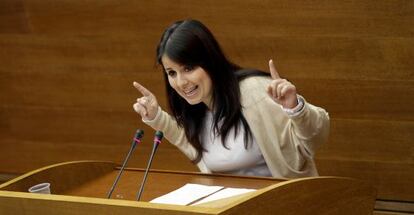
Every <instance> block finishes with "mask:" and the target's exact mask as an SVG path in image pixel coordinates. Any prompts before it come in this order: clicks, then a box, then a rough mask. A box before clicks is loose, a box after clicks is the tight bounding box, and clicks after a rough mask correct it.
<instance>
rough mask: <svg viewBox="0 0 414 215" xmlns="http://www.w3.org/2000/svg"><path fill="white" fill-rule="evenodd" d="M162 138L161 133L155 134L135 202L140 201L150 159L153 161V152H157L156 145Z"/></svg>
mask: <svg viewBox="0 0 414 215" xmlns="http://www.w3.org/2000/svg"><path fill="white" fill-rule="evenodd" d="M162 137H163V133H162V132H161V131H156V132H155V137H154V145H153V147H152V152H151V156H150V159H149V160H148V164H147V168H146V169H145V174H144V178H143V179H142V183H141V188H139V192H138V194H137V201H139V200H140V199H141V195H142V192H143V191H144V185H145V182H146V181H147V176H148V171H149V170H150V168H151V163H152V159H154V155H155V152H156V151H157V148H158V144H160V143H161V139H162Z"/></svg>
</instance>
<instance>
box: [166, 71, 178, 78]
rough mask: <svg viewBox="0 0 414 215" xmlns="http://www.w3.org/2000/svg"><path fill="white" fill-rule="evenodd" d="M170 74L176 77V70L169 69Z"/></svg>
mask: <svg viewBox="0 0 414 215" xmlns="http://www.w3.org/2000/svg"><path fill="white" fill-rule="evenodd" d="M167 74H168V76H171V77H174V76H175V74H176V72H175V71H174V70H169V71H167Z"/></svg>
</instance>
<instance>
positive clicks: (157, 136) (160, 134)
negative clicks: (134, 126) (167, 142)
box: [155, 131, 164, 140]
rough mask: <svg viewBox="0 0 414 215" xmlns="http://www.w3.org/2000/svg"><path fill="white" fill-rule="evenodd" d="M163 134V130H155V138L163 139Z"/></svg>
mask: <svg viewBox="0 0 414 215" xmlns="http://www.w3.org/2000/svg"><path fill="white" fill-rule="evenodd" d="M163 136H164V134H163V133H162V131H156V132H155V138H157V139H158V140H161V139H162V137H163Z"/></svg>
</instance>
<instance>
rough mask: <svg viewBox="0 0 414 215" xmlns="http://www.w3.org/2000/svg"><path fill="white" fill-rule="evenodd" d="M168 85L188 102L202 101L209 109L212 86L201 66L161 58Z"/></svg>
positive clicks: (192, 103)
mask: <svg viewBox="0 0 414 215" xmlns="http://www.w3.org/2000/svg"><path fill="white" fill-rule="evenodd" d="M161 61H162V64H163V65H164V70H165V72H166V73H167V76H168V82H169V83H170V86H171V87H172V88H173V89H174V90H175V91H176V92H177V93H178V94H179V95H180V96H181V97H183V98H184V99H185V100H186V101H187V102H188V103H189V104H191V105H195V104H198V103H200V102H203V103H204V104H206V105H207V107H208V108H209V109H211V105H212V103H211V102H212V101H211V100H212V96H213V88H212V81H211V78H210V76H209V75H208V74H207V72H206V71H205V70H204V69H203V68H201V67H194V68H191V67H188V66H185V65H180V64H177V63H176V62H174V61H172V60H171V59H170V58H168V57H167V56H165V55H164V56H163V57H162V58H161Z"/></svg>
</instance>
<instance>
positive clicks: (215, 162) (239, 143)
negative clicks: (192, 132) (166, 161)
mask: <svg viewBox="0 0 414 215" xmlns="http://www.w3.org/2000/svg"><path fill="white" fill-rule="evenodd" d="M204 125H205V126H204V129H203V131H202V144H203V148H204V149H206V150H207V151H204V152H203V156H202V160H203V161H204V162H205V164H206V165H207V167H208V168H209V169H210V170H211V171H213V172H218V173H227V174H234V175H249V176H269V177H271V176H272V174H271V172H270V170H269V168H268V167H267V165H266V162H265V160H264V158H263V155H262V152H261V151H260V149H259V146H258V145H257V144H256V141H255V140H254V138H253V142H251V143H249V144H248V147H247V149H246V148H245V146H244V133H245V130H244V127H243V126H242V124H241V123H240V126H239V132H238V134H237V136H236V137H234V132H235V130H234V128H232V129H230V132H229V134H228V135H227V138H226V147H227V148H224V146H223V144H222V141H221V137H220V136H215V135H214V132H213V114H212V113H211V112H210V111H207V113H206V118H205V124H204Z"/></svg>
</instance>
